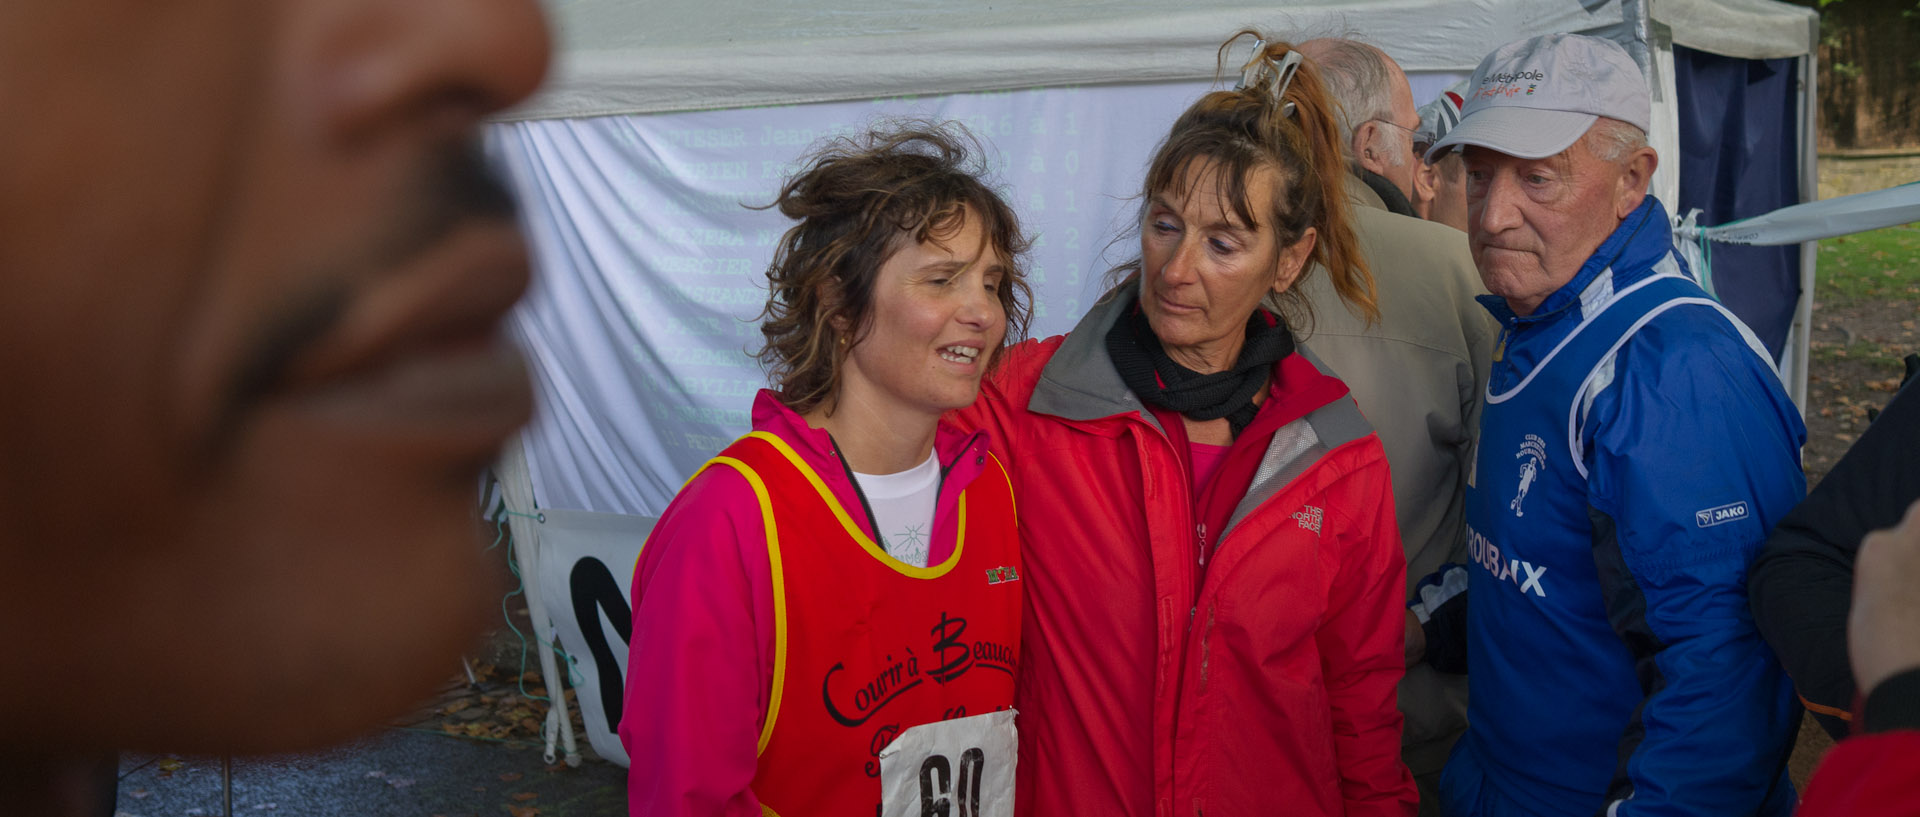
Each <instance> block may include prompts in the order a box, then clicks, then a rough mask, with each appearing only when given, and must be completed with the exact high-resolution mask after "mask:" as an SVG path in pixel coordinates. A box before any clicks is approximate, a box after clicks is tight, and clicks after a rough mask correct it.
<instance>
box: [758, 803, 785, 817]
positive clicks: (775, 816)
mask: <svg viewBox="0 0 1920 817" xmlns="http://www.w3.org/2000/svg"><path fill="white" fill-rule="evenodd" d="M760 814H761V817H780V812H777V811H774V810H773V807H772V806H769V805H767V804H765V803H761V804H760Z"/></svg>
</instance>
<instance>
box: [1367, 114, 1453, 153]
mask: <svg viewBox="0 0 1920 817" xmlns="http://www.w3.org/2000/svg"><path fill="white" fill-rule="evenodd" d="M1367 121H1368V122H1378V123H1380V124H1382V125H1388V126H1391V127H1393V128H1395V129H1397V130H1400V131H1403V132H1405V133H1406V134H1407V141H1409V142H1412V143H1413V156H1414V158H1416V159H1419V160H1421V161H1423V162H1424V161H1426V157H1427V151H1428V150H1429V149H1431V148H1432V147H1433V143H1434V142H1435V141H1437V140H1435V139H1434V137H1433V134H1431V133H1427V132H1426V131H1423V130H1418V129H1416V128H1409V127H1407V126H1405V125H1402V124H1400V123H1398V122H1389V121H1387V120H1385V119H1381V118H1380V117H1377V116H1376V117H1374V118H1372V119H1369V120H1367Z"/></svg>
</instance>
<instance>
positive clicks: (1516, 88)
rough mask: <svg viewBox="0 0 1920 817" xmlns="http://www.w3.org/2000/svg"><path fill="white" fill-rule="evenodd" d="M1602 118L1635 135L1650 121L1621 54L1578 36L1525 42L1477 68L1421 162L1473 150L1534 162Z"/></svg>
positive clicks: (1611, 45)
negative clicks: (1453, 121)
mask: <svg viewBox="0 0 1920 817" xmlns="http://www.w3.org/2000/svg"><path fill="white" fill-rule="evenodd" d="M1603 116H1604V117H1607V118H1609V119H1618V120H1620V121H1622V122H1626V123H1628V124H1630V125H1633V126H1635V127H1637V128H1639V129H1641V130H1643V131H1644V130H1646V129H1647V123H1648V121H1649V120H1650V119H1651V118H1652V116H1653V96H1652V94H1651V93H1650V92H1649V91H1648V90H1647V79H1646V76H1645V75H1644V74H1642V73H1640V66H1638V65H1636V64H1634V61H1633V58H1632V57H1630V56H1628V55H1627V50H1626V49H1624V48H1621V47H1620V46H1619V44H1617V43H1615V42H1613V41H1612V40H1605V39H1601V38H1599V37H1589V36H1587V35H1584V34H1545V35H1541V36H1538V37H1529V38H1527V39H1524V40H1518V41H1516V42H1511V43H1507V44H1506V45H1503V46H1500V47H1499V48H1496V49H1494V51H1493V53H1491V54H1488V55H1487V58H1486V59H1483V60H1481V61H1480V67H1479V68H1475V69H1474V71H1473V80H1472V82H1471V83H1470V84H1469V85H1468V88H1467V94H1466V105H1464V106H1462V107H1461V109H1460V123H1459V124H1458V125H1455V126H1454V127H1453V129H1451V130H1449V131H1447V133H1446V136H1444V137H1443V138H1441V139H1440V140H1439V141H1437V142H1435V143H1434V145H1433V147H1432V148H1429V149H1428V150H1427V155H1426V157H1425V158H1426V159H1427V160H1428V161H1432V160H1433V159H1436V158H1438V157H1439V156H1440V155H1441V154H1443V153H1445V152H1446V151H1448V150H1452V149H1453V148H1454V147H1456V146H1460V145H1479V146H1481V147H1485V148H1491V149H1493V150H1497V151H1499V152H1501V153H1505V154H1507V155H1509V156H1517V157H1520V158H1522V159H1542V158H1545V157H1548V156H1552V155H1554V154H1556V153H1559V152H1560V151H1563V150H1566V149H1567V148H1569V147H1572V146H1573V143H1574V142H1577V141H1579V140H1580V137H1581V136H1583V135H1585V134H1586V132H1587V129H1588V128H1591V127H1593V123H1594V122H1595V121H1597V120H1598V119H1599V118H1600V117H1603Z"/></svg>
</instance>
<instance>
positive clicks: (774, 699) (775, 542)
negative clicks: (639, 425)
mask: <svg viewBox="0 0 1920 817" xmlns="http://www.w3.org/2000/svg"><path fill="white" fill-rule="evenodd" d="M714 465H725V466H727V467H729V468H732V469H733V470H735V471H739V472H740V476H743V477H746V478H747V484H748V485H751V486H752V487H753V497H754V499H756V500H759V502H760V522H761V524H762V525H765V526H766V531H767V564H768V567H769V568H770V571H769V572H770V573H771V576H772V581H771V584H772V586H773V691H772V692H771V693H769V694H768V695H767V721H766V723H765V724H764V725H762V726H761V727H760V743H759V745H758V746H756V747H755V748H754V750H753V755H754V757H759V756H760V755H762V754H765V753H766V751H767V741H768V740H770V739H772V738H773V724H774V721H777V720H779V718H780V692H781V690H783V689H785V688H786V684H787V582H786V571H785V570H784V569H783V568H782V565H781V562H780V532H779V530H778V529H777V528H776V527H775V526H774V524H773V501H772V500H771V499H769V498H768V497H767V484H766V483H765V482H763V481H761V479H760V475H759V474H758V473H755V472H754V470H753V467H752V466H749V465H747V464H746V463H744V462H741V461H739V460H737V459H734V458H732V457H714V458H713V459H711V460H708V461H707V464H706V465H703V466H700V471H705V470H707V469H708V468H710V467H712V466H714ZM700 471H695V472H694V476H699V475H700ZM687 481H688V482H692V481H693V480H691V479H689V480H687ZM768 813H772V812H768Z"/></svg>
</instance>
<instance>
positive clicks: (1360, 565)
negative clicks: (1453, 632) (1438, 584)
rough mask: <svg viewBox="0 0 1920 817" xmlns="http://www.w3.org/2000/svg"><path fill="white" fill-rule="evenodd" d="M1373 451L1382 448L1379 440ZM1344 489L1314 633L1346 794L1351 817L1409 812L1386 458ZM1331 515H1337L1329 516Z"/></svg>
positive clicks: (1399, 561)
mask: <svg viewBox="0 0 1920 817" xmlns="http://www.w3.org/2000/svg"><path fill="white" fill-rule="evenodd" d="M1373 445H1374V447H1375V450H1376V451H1378V450H1379V444H1378V443H1377V442H1376V443H1373ZM1345 482H1346V485H1345V486H1341V487H1339V488H1336V490H1337V491H1339V492H1340V493H1342V494H1344V496H1342V497H1341V498H1338V499H1330V500H1329V505H1330V507H1329V511H1331V510H1332V508H1333V507H1341V506H1344V507H1345V508H1347V509H1348V510H1349V511H1350V512H1352V513H1354V514H1355V516H1354V517H1352V518H1351V520H1350V521H1349V522H1348V525H1349V526H1350V527H1349V529H1348V530H1346V531H1345V532H1344V535H1343V536H1342V538H1343V539H1344V540H1345V541H1343V542H1342V556H1341V558H1342V562H1341V565H1340V567H1339V569H1338V572H1337V573H1336V574H1335V576H1334V579H1333V585H1332V588H1331V589H1330V591H1329V596H1330V598H1328V600H1327V620H1326V621H1325V622H1324V623H1323V624H1322V625H1321V627H1320V631H1319V633H1318V634H1317V635H1316V638H1315V640H1316V642H1317V644H1318V645H1319V648H1320V661H1321V672H1322V673H1323V674H1324V675H1325V677H1326V682H1327V702H1328V705H1329V706H1330V707H1331V708H1332V710H1333V712H1332V715H1333V742H1334V751H1335V753H1336V754H1337V755H1338V756H1339V767H1340V794H1341V798H1342V799H1343V800H1344V801H1345V802H1346V813H1347V814H1348V815H1350V816H1351V815H1407V817H1411V815H1413V814H1414V813H1415V811H1416V810H1417V804H1418V800H1419V793H1418V791H1417V790H1416V789H1415V788H1414V783H1413V776H1412V774H1411V773H1409V772H1408V771H1407V767H1406V764H1404V763H1402V762H1400V710H1399V709H1398V708H1397V706H1396V705H1395V696H1394V689H1395V687H1396V686H1398V685H1399V683H1400V677H1401V676H1402V675H1403V674H1405V672H1406V627H1405V625H1404V623H1403V622H1404V620H1405V616H1406V612H1405V607H1404V606H1403V605H1402V604H1401V594H1402V593H1404V592H1405V590H1406V575H1407V563H1406V556H1405V555H1403V554H1402V552H1401V548H1400V527H1399V525H1398V523H1396V522H1395V521H1394V517H1393V495H1392V490H1391V487H1390V486H1391V483H1390V482H1389V478H1388V476H1387V464H1386V460H1385V459H1384V458H1376V459H1375V460H1374V461H1373V462H1372V463H1371V464H1368V465H1363V466H1362V467H1361V468H1360V469H1359V470H1358V471H1357V472H1356V473H1354V474H1351V475H1349V476H1348V477H1347V479H1346V481H1345ZM1329 518H1331V514H1329Z"/></svg>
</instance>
